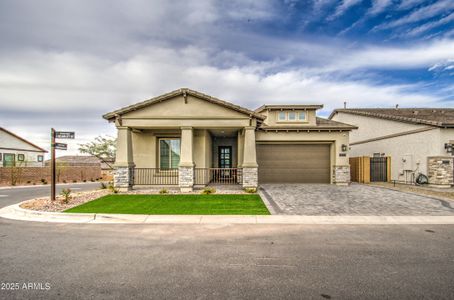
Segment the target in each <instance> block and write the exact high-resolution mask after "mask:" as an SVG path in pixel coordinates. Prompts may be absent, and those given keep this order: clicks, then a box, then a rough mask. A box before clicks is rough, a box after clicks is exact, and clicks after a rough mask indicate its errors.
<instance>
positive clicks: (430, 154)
mask: <svg viewBox="0 0 454 300" xmlns="http://www.w3.org/2000/svg"><path fill="white" fill-rule="evenodd" d="M329 119H331V120H335V121H339V122H348V123H349V124H353V125H355V126H357V127H359V129H358V130H355V131H354V132H352V133H351V135H350V146H351V150H350V156H352V157H354V156H372V157H373V156H390V157H391V177H392V179H393V180H400V181H407V182H409V181H412V180H414V177H415V175H417V174H418V173H422V174H425V175H427V176H428V177H429V183H431V184H432V185H437V186H450V185H452V184H453V172H454V170H453V156H452V154H453V151H452V146H453V144H454V109H448V108H388V109H382V108H376V109H372V108H363V109H360V108H351V109H350V108H347V109H336V110H334V111H333V113H332V114H331V115H330V117H329Z"/></svg>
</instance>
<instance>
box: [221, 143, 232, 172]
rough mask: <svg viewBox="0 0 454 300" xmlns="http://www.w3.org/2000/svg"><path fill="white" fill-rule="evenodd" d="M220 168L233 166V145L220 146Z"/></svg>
mask: <svg viewBox="0 0 454 300" xmlns="http://www.w3.org/2000/svg"><path fill="white" fill-rule="evenodd" d="M218 150H219V151H218V153H219V159H218V162H219V168H222V169H225V168H231V167H232V146H219V148H218Z"/></svg>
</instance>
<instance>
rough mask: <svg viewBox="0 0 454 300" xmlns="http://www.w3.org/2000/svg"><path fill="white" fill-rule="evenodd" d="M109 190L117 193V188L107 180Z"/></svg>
mask: <svg viewBox="0 0 454 300" xmlns="http://www.w3.org/2000/svg"><path fill="white" fill-rule="evenodd" d="M109 190H110V191H111V192H112V193H114V194H117V193H118V190H117V189H116V188H115V186H114V185H113V184H112V183H110V182H109Z"/></svg>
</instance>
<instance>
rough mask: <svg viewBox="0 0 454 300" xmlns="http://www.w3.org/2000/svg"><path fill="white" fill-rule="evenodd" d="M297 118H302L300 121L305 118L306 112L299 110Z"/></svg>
mask: <svg viewBox="0 0 454 300" xmlns="http://www.w3.org/2000/svg"><path fill="white" fill-rule="evenodd" d="M298 119H299V120H302V121H304V120H306V112H305V111H300V112H299V113H298Z"/></svg>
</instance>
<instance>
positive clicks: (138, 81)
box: [0, 0, 454, 155]
mask: <svg viewBox="0 0 454 300" xmlns="http://www.w3.org/2000/svg"><path fill="white" fill-rule="evenodd" d="M181 87H188V88H191V89H194V90H197V91H200V92H203V93H206V94H209V95H212V96H214V97H217V98H221V99H223V100H226V101H230V102H233V103H235V104H238V105H241V106H244V107H247V108H249V109H255V108H257V107H259V106H260V105H262V104H293V103H299V104H324V108H323V110H322V111H320V113H319V114H320V115H321V116H327V115H329V113H330V112H331V111H332V110H333V109H335V108H340V107H342V106H343V103H344V101H345V102H347V107H350V108H353V107H394V106H395V105H396V104H399V106H400V107H453V105H454V1H453V0H438V1H434V0H428V1H425V0H305V1H293V0H284V1H268V0H259V1H250V0H229V1H214V0H197V1H188V0H184V1H178V0H175V1H167V0H162V1H150V0H128V1H119V0H76V1H73V0H65V1H61V0H40V1H35V0H0V126H1V127H5V128H7V129H9V130H10V131H13V132H15V133H16V134H18V135H20V136H22V137H24V138H26V139H29V140H30V141H31V142H33V143H35V144H38V145H39V146H42V147H43V148H45V149H48V148H49V130H50V128H51V127H54V128H56V129H57V130H71V131H75V132H76V140H74V141H70V143H69V150H68V151H66V152H64V151H60V152H59V155H64V154H75V153H77V148H78V146H77V145H78V144H80V143H85V142H87V141H89V140H91V139H93V138H94V137H96V136H98V135H110V136H115V134H116V133H115V128H114V125H113V124H109V123H108V122H107V121H105V120H104V119H102V117H101V116H102V115H103V114H104V113H107V112H110V111H113V110H115V109H118V108H121V107H124V106H127V105H130V104H133V103H136V102H139V101H142V100H145V99H149V98H152V97H154V96H158V95H160V94H163V93H166V92H169V91H172V90H175V89H178V88H181Z"/></svg>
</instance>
